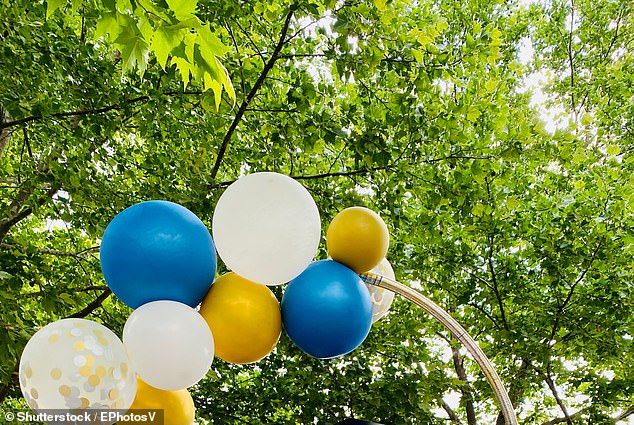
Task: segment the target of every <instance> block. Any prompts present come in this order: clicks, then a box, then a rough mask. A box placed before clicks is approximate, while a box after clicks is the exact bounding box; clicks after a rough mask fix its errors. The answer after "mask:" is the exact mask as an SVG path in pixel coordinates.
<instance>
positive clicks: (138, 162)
mask: <svg viewBox="0 0 634 425" xmlns="http://www.w3.org/2000/svg"><path fill="white" fill-rule="evenodd" d="M0 22H1V23H2V25H1V27H2V28H3V30H2V31H3V32H2V33H0V40H1V43H0V57H1V60H0V75H1V76H2V77H1V78H0V211H1V212H0V285H1V288H2V290H1V291H0V346H1V347H6V348H2V349H0V382H1V383H2V385H0V394H1V396H2V397H1V398H2V400H4V401H3V407H5V408H9V407H13V406H15V405H19V404H20V403H21V401H20V399H19V397H20V393H19V386H18V385H17V380H16V379H15V374H14V370H15V365H16V362H17V361H18V358H19V354H20V352H21V350H22V348H23V346H24V344H25V343H26V341H27V340H28V337H29V336H30V335H31V334H33V333H34V332H35V330H36V329H37V328H39V327H41V326H43V325H44V324H46V323H48V322H50V321H53V320H56V319H59V318H63V317H68V316H75V317H88V318H91V319H93V320H97V321H100V322H103V323H105V324H107V325H108V326H109V327H111V328H113V329H114V330H115V331H116V332H120V331H121V328H122V325H123V323H124V321H125V319H126V317H127V315H128V314H129V313H130V310H129V309H128V308H127V307H125V306H124V305H123V304H121V303H120V302H118V301H117V300H116V299H115V297H113V296H110V293H109V290H108V289H107V287H106V286H105V282H104V281H103V278H102V275H101V272H100V267H99V261H98V245H99V240H100V236H101V234H102V233H103V230H104V228H105V226H106V225H107V224H108V222H109V221H110V220H111V219H112V217H114V215H115V214H117V213H118V212H119V211H121V210H122V209H124V208H125V207H127V206H129V205H131V204H132V203H134V202H137V201H141V200H147V199H168V200H171V201H174V202H178V203H181V204H183V205H185V206H186V207H188V208H189V209H191V210H192V211H194V212H195V213H196V214H197V215H198V216H199V217H201V219H202V220H203V221H204V222H206V223H207V224H210V223H211V217H212V213H213V208H214V205H215V203H216V201H217V199H218V197H219V195H220V194H221V193H222V190H223V189H224V188H225V187H227V186H228V184H229V183H230V182H232V181H233V180H235V179H236V178H238V177H239V176H240V175H243V174H244V173H246V172H253V171H263V170H269V171H277V172H281V173H285V174H288V175H292V176H294V177H295V178H297V179H298V180H299V181H300V182H302V183H303V184H305V185H306V187H307V188H308V189H309V190H310V191H311V193H312V194H313V196H314V198H315V200H316V201H317V203H318V206H319V208H320V211H321V213H322V221H323V223H324V228H325V226H326V225H327V223H328V221H329V220H330V219H331V218H332V217H333V216H334V215H335V214H336V213H337V212H338V211H340V210H341V209H343V208H345V207H347V206H352V205H363V206H367V207H369V208H372V209H373V210H375V211H377V212H379V213H380V214H381V215H382V217H383V218H384V219H385V220H386V222H387V223H388V226H389V227H390V230H391V234H392V242H391V247H390V251H389V253H388V258H389V259H390V261H391V262H392V264H393V265H394V266H395V269H396V273H397V277H398V278H399V280H401V281H403V282H407V283H410V284H411V285H414V286H416V287H418V288H420V289H421V291H422V292H423V293H424V294H426V295H428V296H429V297H430V298H432V299H434V300H435V301H437V302H438V303H439V304H440V305H442V306H443V307H444V308H446V309H447V310H449V311H451V312H452V314H453V315H454V316H455V317H456V318H457V319H458V320H459V321H460V322H461V323H463V324H464V325H465V327H466V328H467V330H468V331H469V333H470V334H472V335H473V336H474V337H476V339H477V340H478V341H479V342H480V344H481V346H482V348H483V349H484V350H485V352H486V353H487V355H488V356H489V357H490V358H491V359H492V361H493V362H494V364H495V366H496V368H497V369H498V371H499V373H500V375H501V377H502V379H503V380H504V381H505V382H506V383H507V386H508V388H509V390H510V394H511V397H512V399H513V401H514V402H515V403H516V404H517V410H518V413H519V416H520V422H521V423H526V424H529V423H530V424H533V423H540V424H555V423H565V422H568V423H593V424H600V423H606V424H608V423H614V422H615V418H616V419H619V418H626V417H627V416H629V415H631V414H632V413H634V407H632V406H633V405H634V400H633V399H632V394H634V375H633V372H632V368H631V366H630V365H631V364H632V363H634V359H633V354H632V335H634V331H633V327H634V326H633V325H634V323H633V322H634V317H633V315H632V311H633V309H634V305H633V303H634V294H633V288H634V286H633V284H632V281H633V278H634V276H633V275H634V270H633V268H632V264H634V262H633V260H634V259H633V255H634V235H633V234H632V230H631V229H632V228H634V221H633V218H634V217H633V209H632V205H633V202H634V190H633V188H634V180H632V177H631V176H632V168H633V157H632V146H633V143H634V139H633V131H632V122H633V121H632V120H633V116H634V109H633V107H632V102H631V98H632V92H633V89H632V87H633V81H634V80H633V77H632V75H634V73H633V72H632V71H633V68H634V59H633V58H632V55H631V52H630V50H631V43H632V40H633V39H634V28H633V25H634V15H633V14H632V10H631V7H629V6H628V3H627V2H625V1H624V0H620V1H619V0H596V1H593V2H589V1H585V0H584V1H580V0H576V1H575V2H574V3H572V4H571V3H568V2H561V1H559V0H556V1H551V2H543V3H538V2H535V3H531V4H529V5H527V6H522V5H519V4H516V3H514V2H511V1H509V2H504V1H493V2H487V1H482V0H469V1H467V2H461V3H458V2H455V1H453V0H436V1H433V2H432V1H421V2H406V1H403V0H392V1H389V2H388V1H385V0H374V1H372V2H368V1H365V0H348V1H339V2H335V1H332V0H314V1H308V0H300V1H298V2H296V3H293V4H292V5H289V4H287V3H285V2H276V1H267V2H263V1H258V0H244V1H241V2H234V1H228V0H210V1H208V0H204V1H203V0H201V1H199V2H198V3H196V2H195V1H194V2H192V1H187V0H182V1H176V0H170V1H165V2H164V1H150V0H136V1H132V0H131V1H129V2H124V1H121V0H117V1H116V2H107V1H104V2H97V1H90V0H84V1H75V0H74V1H73V2H71V3H69V4H68V5H66V2H62V1H59V0H57V1H49V2H48V3H43V2H41V1H40V2H31V1H27V0H18V1H12V0H0ZM106 34H109V37H106ZM527 44H530V45H532V46H533V48H534V51H535V53H534V58H533V60H531V61H529V62H528V64H526V63H525V62H524V61H523V60H521V58H520V46H521V45H527ZM224 46H227V47H224ZM218 57H222V58H223V59H222V61H223V63H222V65H221V64H220V62H219V60H218V59H217V58H218ZM225 68H226V70H228V73H229V74H230V75H231V79H232V81H233V84H234V85H235V87H236V89H235V95H233V93H232V91H231V90H232V89H231V87H232V86H231V84H230V82H229V79H228V77H227V74H226V73H225V71H224V70H225ZM535 73H539V74H543V76H545V78H547V79H548V80H547V84H546V86H545V87H544V90H545V91H546V92H547V93H548V94H549V96H550V103H551V104H552V106H557V107H559V108H560V109H559V110H560V111H563V112H562V116H561V117H560V120H559V124H558V127H557V128H556V129H555V130H554V131H550V130H549V129H548V125H547V124H548V123H546V122H544V121H543V120H542V119H541V118H540V113H542V111H541V109H540V107H536V106H535V105H534V104H533V103H531V94H530V93H529V92H527V91H526V81H527V78H529V77H530V76H531V75H535ZM190 77H193V79H191V78H190ZM183 83H184V84H185V86H186V88H184V87H183V85H184V84H183ZM222 87H224V90H226V91H227V96H224V97H222V94H221V93H222ZM209 88H211V89H212V90H211V91H209V90H207V89H209ZM233 98H235V104H234V102H233ZM223 100H224V102H223ZM323 245H324V244H322V246H323ZM319 255H320V258H325V255H326V254H325V252H323V251H321V252H320V254H319ZM282 290H283V288H276V291H277V295H278V296H281V291H282ZM193 393H194V396H195V399H196V404H197V406H198V413H197V414H198V418H199V421H200V422H201V423H207V422H208V423H222V424H234V423H235V424H239V423H250V424H257V423H289V424H291V423H299V422H301V423H314V422H315V421H317V420H318V421H324V422H325V423H332V422H335V421H336V420H337V419H338V418H341V417H344V416H357V417H365V418H367V419H372V420H375V421H377V422H383V423H389V424H410V423H445V422H446V421H447V418H449V419H450V420H451V421H453V422H454V423H468V424H470V425H472V424H475V423H493V422H495V420H496V417H497V415H498V409H497V407H496V405H495V403H494V402H493V395H492V393H491V391H490V389H489V388H488V386H487V384H486V382H485V381H484V378H483V376H482V374H481V373H480V372H479V371H478V370H477V367H476V366H475V364H474V363H473V362H471V361H470V360H469V359H468V358H467V357H466V356H464V352H463V351H462V350H460V348H459V346H458V345H457V343H456V341H455V340H453V339H452V337H451V335H449V334H448V332H447V331H446V330H444V329H443V328H442V327H441V326H439V325H438V324H436V323H434V322H433V321H431V320H430V318H429V317H427V316H426V315H425V314H423V313H421V312H420V311H417V310H416V309H415V308H414V307H412V306H410V305H408V304H406V303H405V302H403V301H398V302H396V303H395V305H394V306H393V311H392V312H391V313H390V314H389V315H388V316H387V317H386V318H384V319H383V320H382V321H381V322H379V323H377V324H376V325H375V326H374V327H373V330H372V332H371V334H370V336H369V338H368V339H367V341H366V342H365V343H364V345H363V346H362V347H361V348H359V349H358V350H356V351H355V352H353V353H352V354H350V355H348V356H346V357H344V358H342V359H338V360H330V361H317V360H314V359H311V358H308V357H307V356H306V355H304V354H302V353H301V352H300V351H299V350H298V349H297V348H295V347H293V346H292V344H291V343H290V342H289V341H288V339H287V338H286V337H285V336H283V337H282V340H281V341H280V345H279V346H278V348H277V350H276V352H275V353H273V354H272V355H271V356H269V357H268V358H267V359H265V360H263V361H261V362H260V363H257V364H255V365H250V366H232V365H228V364H225V363H223V362H222V361H220V360H217V361H216V362H215V363H214V366H213V367H212V370H211V371H210V373H209V374H208V376H207V378H206V379H205V380H204V381H203V382H201V384H200V385H198V386H197V387H196V388H194V389H193ZM455 399H459V400H460V401H459V402H458V403H454V401H453V400H455ZM498 423H501V419H500V418H498Z"/></svg>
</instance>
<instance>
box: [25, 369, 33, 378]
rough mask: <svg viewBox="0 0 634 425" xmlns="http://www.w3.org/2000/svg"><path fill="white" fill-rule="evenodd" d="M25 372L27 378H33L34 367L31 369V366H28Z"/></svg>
mask: <svg viewBox="0 0 634 425" xmlns="http://www.w3.org/2000/svg"><path fill="white" fill-rule="evenodd" d="M24 374H25V375H26V377H27V379H31V377H32V376H33V369H31V368H30V367H29V366H27V367H26V368H25V369H24Z"/></svg>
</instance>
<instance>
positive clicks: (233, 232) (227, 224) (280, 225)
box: [213, 172, 321, 285]
mask: <svg viewBox="0 0 634 425" xmlns="http://www.w3.org/2000/svg"><path fill="white" fill-rule="evenodd" d="M213 236H214V242H215V243H216V249H217V251H218V255H220V258H222V261H224V263H225V265H226V266H227V267H228V268H229V269H231V270H233V271H234V272H235V273H236V274H238V275H240V276H242V277H244V278H246V279H248V280H251V281H253V282H257V283H262V284H265V285H279V284H282V283H285V282H288V281H290V280H292V279H294V278H296V277H297V276H299V275H300V274H301V272H303V271H304V269H306V267H307V266H308V265H309V264H310V263H311V261H312V260H313V258H314V257H315V254H316V253H317V248H318V247H319V240H320V237H321V222H320V219H319V210H318V209H317V205H316V204H315V201H314V200H313V198H312V196H310V193H308V191H307V190H306V188H304V186H302V185H301V184H299V183H298V182H297V181H295V180H293V179H292V178H290V177H288V176H285V175H282V174H277V173H269V172H266V173H254V174H249V175H247V176H245V177H242V178H241V179H239V180H238V181H236V182H235V183H233V184H232V185H231V186H229V187H228V188H227V190H225V192H224V193H223V194H222V196H221V197H220V199H219V200H218V203H217V205H216V210H215V212H214V217H213Z"/></svg>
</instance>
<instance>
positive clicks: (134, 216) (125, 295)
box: [100, 201, 216, 308]
mask: <svg viewBox="0 0 634 425" xmlns="http://www.w3.org/2000/svg"><path fill="white" fill-rule="evenodd" d="M100 260H101V270H102V271H103V274H104V277H105V279H106V282H107V283H108V286H110V289H112V292H114V294H115V295H116V296H117V297H118V298H119V299H120V300H121V301H123V302H124V303H125V304H127V305H128V306H129V307H132V308H137V307H139V306H140V305H143V304H145V303H148V302H150V301H157V300H171V301H178V302H181V303H184V304H187V305H189V306H190V307H195V306H197V305H198V304H199V303H200V301H201V300H202V299H203V297H204V296H205V294H206V293H207V290H208V289H209V287H210V286H211V284H212V282H213V280H214V277H215V274H216V250H215V247H214V243H213V241H212V239H211V235H210V234H209V230H208V229H207V228H206V227H205V225H204V223H203V222H202V221H200V219H199V218H198V217H196V215H194V213H192V212H191V211H189V210H188V209H187V208H185V207H183V206H181V205H178V204H175V203H173V202H168V201H147V202H141V203H138V204H135V205H132V206H131V207H129V208H126V209H125V210H123V211H122V212H120V213H119V214H118V215H117V216H116V217H115V218H114V219H113V220H112V221H111V222H110V224H109V225H108V227H107V228H106V231H105V232H104V235H103V240H102V242H101V250H100Z"/></svg>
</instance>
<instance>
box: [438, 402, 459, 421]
mask: <svg viewBox="0 0 634 425" xmlns="http://www.w3.org/2000/svg"><path fill="white" fill-rule="evenodd" d="M442 408H443V409H445V412H447V414H448V415H449V419H450V420H451V422H453V423H455V424H458V425H464V423H463V422H462V421H461V420H460V417H459V416H458V415H457V414H456V412H454V411H453V409H452V408H451V406H449V404H447V402H446V401H445V400H443V401H442Z"/></svg>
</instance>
